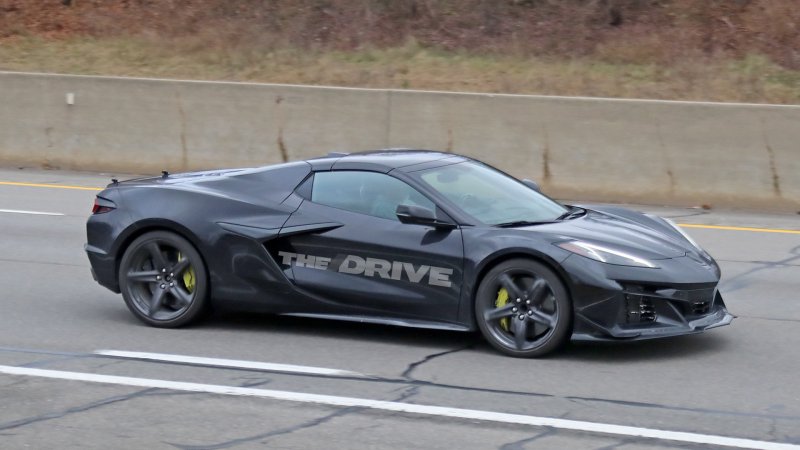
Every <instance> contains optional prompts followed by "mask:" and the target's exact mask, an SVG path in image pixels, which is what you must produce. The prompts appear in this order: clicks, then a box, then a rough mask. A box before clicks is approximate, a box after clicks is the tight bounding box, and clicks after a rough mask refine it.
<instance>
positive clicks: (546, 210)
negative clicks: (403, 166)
mask: <svg viewBox="0 0 800 450" xmlns="http://www.w3.org/2000/svg"><path fill="white" fill-rule="evenodd" d="M417 176H418V177H419V178H420V179H421V180H422V181H423V182H424V183H425V184H427V185H428V186H430V187H431V188H433V189H434V190H435V191H437V192H439V193H440V194H441V195H442V196H444V197H445V198H447V200H449V201H450V202H452V203H454V204H455V205H456V206H458V207H459V208H461V209H462V210H463V211H464V212H466V213H467V214H469V215H471V216H473V217H474V218H476V219H478V220H479V221H481V222H483V223H485V224H489V225H499V226H500V225H525V224H528V223H539V222H551V221H555V220H556V219H558V218H559V217H561V216H562V215H563V214H565V213H566V212H567V208H566V207H564V206H562V205H560V204H559V203H556V202H555V201H553V200H551V199H549V198H547V197H545V196H544V195H542V194H540V193H538V192H536V191H535V190H533V189H531V188H529V187H528V186H526V185H524V184H522V183H521V182H520V181H518V180H516V179H514V178H512V177H510V176H508V175H506V174H504V173H502V172H500V171H498V170H495V169H493V168H491V167H489V166H486V165H484V164H481V163H478V162H473V161H470V162H463V163H458V164H452V165H449V166H443V167H435V168H433V169H427V170H421V171H419V172H417Z"/></svg>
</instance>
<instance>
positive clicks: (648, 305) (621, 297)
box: [564, 255, 734, 341]
mask: <svg viewBox="0 0 800 450" xmlns="http://www.w3.org/2000/svg"><path fill="white" fill-rule="evenodd" d="M564 265H565V268H566V269H567V273H569V274H570V276H571V277H572V280H571V281H572V283H571V291H572V299H573V305H574V321H573V335H572V339H573V340H575V341H614V340H641V339H654V338H660V337H669V336H679V335H685V334H694V333H700V332H702V331H705V330H708V329H711V328H716V327H720V326H723V325H728V324H730V323H731V321H732V320H733V319H734V316H733V315H732V314H730V313H729V312H728V309H727V307H726V306H725V302H724V301H723V299H722V295H720V293H719V291H718V290H717V284H718V283H719V268H718V267H717V266H716V263H713V261H712V262H711V263H710V264H702V263H698V262H697V260H695V259H691V258H688V257H683V258H675V259H671V260H663V261H659V266H660V268H659V269H645V268H636V267H621V266H609V265H608V264H602V263H598V262H595V261H592V260H589V259H587V258H583V257H580V256H577V255H573V256H570V257H569V258H567V260H566V261H565V262H564Z"/></svg>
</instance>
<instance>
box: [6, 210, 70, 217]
mask: <svg viewBox="0 0 800 450" xmlns="http://www.w3.org/2000/svg"><path fill="white" fill-rule="evenodd" d="M0 213H9V214H33V215H36V216H63V215H64V214H61V213H55V212H43V211H23V210H21V209H0Z"/></svg>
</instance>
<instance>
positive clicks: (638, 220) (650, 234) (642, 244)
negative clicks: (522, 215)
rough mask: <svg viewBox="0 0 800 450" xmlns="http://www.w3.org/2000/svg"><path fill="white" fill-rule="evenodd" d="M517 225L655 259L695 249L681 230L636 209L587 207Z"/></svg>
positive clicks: (558, 236) (555, 239) (670, 256)
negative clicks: (567, 216) (565, 216)
mask: <svg viewBox="0 0 800 450" xmlns="http://www.w3.org/2000/svg"><path fill="white" fill-rule="evenodd" d="M517 229H518V230H521V231H531V232H536V233H546V234H548V235H550V236H551V239H552V240H553V241H554V242H555V241H565V240H571V239H576V240H582V241H587V242H591V243H595V244H598V245H605V246H608V247H613V248H615V249H619V250H623V251H628V252H631V253H633V254H635V255H637V256H642V257H645V258H648V259H653V260H658V259H671V258H677V257H681V256H685V255H686V254H687V253H689V252H694V251H695V249H694V248H693V247H692V245H691V244H690V243H689V242H687V241H686V240H685V239H684V238H683V237H682V236H680V235H679V234H677V233H673V232H670V231H667V230H665V229H664V228H663V226H659V224H657V223H656V222H654V220H653V219H650V218H649V217H647V216H645V215H643V214H640V213H634V212H633V211H630V213H629V214H626V216H621V215H617V214H608V213H604V212H602V211H598V210H591V209H587V212H586V214H585V215H584V216H582V217H578V218H575V219H571V220H565V221H562V222H554V223H548V224H543V225H535V226H530V227H520V228H517Z"/></svg>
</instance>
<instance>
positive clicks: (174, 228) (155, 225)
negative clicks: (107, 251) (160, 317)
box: [114, 219, 210, 285]
mask: <svg viewBox="0 0 800 450" xmlns="http://www.w3.org/2000/svg"><path fill="white" fill-rule="evenodd" d="M153 231H168V232H170V233H175V234H177V235H178V236H180V237H182V238H184V239H186V240H188V241H189V243H190V244H192V246H193V247H194V248H195V250H197V253H199V254H200V258H201V259H202V260H203V264H205V266H206V268H208V262H207V258H206V257H205V255H204V254H203V250H202V246H201V245H199V242H200V240H199V239H198V237H197V235H195V234H194V233H192V232H191V231H190V230H189V229H188V228H186V227H185V226H183V225H181V224H179V223H177V222H174V221H171V220H165V219H145V220H141V221H139V222H136V223H134V224H132V225H130V226H129V227H128V228H126V229H125V231H123V232H122V233H120V236H119V238H118V239H117V243H118V244H117V245H116V246H115V248H114V278H115V281H116V283H117V285H119V267H120V264H121V263H122V257H123V255H125V251H126V250H127V249H128V247H130V245H131V243H133V241H135V240H136V239H137V238H138V237H139V236H142V235H144V234H146V233H150V232H153ZM209 278H210V277H209ZM209 283H210V280H209Z"/></svg>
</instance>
